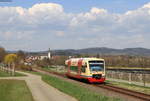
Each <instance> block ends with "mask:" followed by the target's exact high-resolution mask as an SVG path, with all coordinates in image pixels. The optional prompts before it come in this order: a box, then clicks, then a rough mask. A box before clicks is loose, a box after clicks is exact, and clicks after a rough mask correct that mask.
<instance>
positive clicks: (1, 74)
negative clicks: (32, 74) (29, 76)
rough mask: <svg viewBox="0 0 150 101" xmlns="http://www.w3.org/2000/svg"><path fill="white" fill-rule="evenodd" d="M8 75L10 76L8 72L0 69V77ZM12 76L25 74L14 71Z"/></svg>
mask: <svg viewBox="0 0 150 101" xmlns="http://www.w3.org/2000/svg"><path fill="white" fill-rule="evenodd" d="M10 76H12V75H11V74H10V73H7V72H4V71H1V70H0V77H10ZM14 76H25V75H23V74H20V73H15V75H14Z"/></svg>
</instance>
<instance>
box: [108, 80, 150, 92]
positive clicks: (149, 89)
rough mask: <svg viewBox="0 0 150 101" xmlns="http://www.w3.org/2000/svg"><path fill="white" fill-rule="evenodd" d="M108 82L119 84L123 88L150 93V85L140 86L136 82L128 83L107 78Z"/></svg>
mask: <svg viewBox="0 0 150 101" xmlns="http://www.w3.org/2000/svg"><path fill="white" fill-rule="evenodd" d="M106 82H108V83H111V84H113V85H115V86H118V87H122V88H126V89H130V90H134V91H138V92H142V93H146V94H150V87H144V86H138V85H135V84H128V83H122V82H116V81H109V80H106Z"/></svg>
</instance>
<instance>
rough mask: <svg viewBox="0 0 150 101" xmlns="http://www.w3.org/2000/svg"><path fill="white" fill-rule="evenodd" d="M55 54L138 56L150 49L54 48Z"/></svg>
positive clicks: (147, 53) (37, 53)
mask: <svg viewBox="0 0 150 101" xmlns="http://www.w3.org/2000/svg"><path fill="white" fill-rule="evenodd" d="M8 52H9V53H15V52H14V51H8ZM47 52H48V51H41V52H26V53H29V54H32V55H46V54H47ZM51 53H52V54H53V55H67V56H71V55H79V54H101V55H138V56H150V49H146V48H125V49H113V48H107V47H95V48H85V49H65V50H52V51H51Z"/></svg>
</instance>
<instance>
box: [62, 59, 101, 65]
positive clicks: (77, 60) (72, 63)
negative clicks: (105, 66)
mask: <svg viewBox="0 0 150 101" xmlns="http://www.w3.org/2000/svg"><path fill="white" fill-rule="evenodd" d="M79 60H82V65H85V64H86V62H87V61H92V60H99V61H104V59H102V58H70V59H68V60H66V61H65V64H66V65H67V64H68V62H69V61H71V65H78V62H79Z"/></svg>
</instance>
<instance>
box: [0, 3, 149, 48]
mask: <svg viewBox="0 0 150 101" xmlns="http://www.w3.org/2000/svg"><path fill="white" fill-rule="evenodd" d="M149 26H150V3H149V0H12V2H8V3H4V2H0V36H1V37H0V46H2V47H4V48H6V49H7V50H27V51H39V50H40V51H41V50H47V49H48V48H51V49H81V48H87V47H110V48H130V47H145V48H150V45H149V43H150V40H149V37H150V34H149V33H150V29H149Z"/></svg>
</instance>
